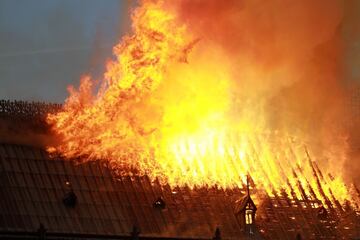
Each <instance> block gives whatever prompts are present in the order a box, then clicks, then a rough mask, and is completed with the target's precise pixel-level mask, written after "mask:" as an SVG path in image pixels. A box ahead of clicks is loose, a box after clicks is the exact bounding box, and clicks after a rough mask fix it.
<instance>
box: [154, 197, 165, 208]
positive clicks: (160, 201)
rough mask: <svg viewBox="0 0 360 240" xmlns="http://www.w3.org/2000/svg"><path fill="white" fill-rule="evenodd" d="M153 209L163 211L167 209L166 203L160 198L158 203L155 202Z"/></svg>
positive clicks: (157, 200)
mask: <svg viewBox="0 0 360 240" xmlns="http://www.w3.org/2000/svg"><path fill="white" fill-rule="evenodd" d="M153 207H154V208H157V209H161V210H162V209H165V207H166V203H165V201H164V200H163V199H162V197H159V198H158V199H156V201H155V202H154V204H153Z"/></svg>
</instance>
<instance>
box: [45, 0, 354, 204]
mask: <svg viewBox="0 0 360 240" xmlns="http://www.w3.org/2000/svg"><path fill="white" fill-rule="evenodd" d="M175 2H176V1H175ZM167 4H169V3H167ZM167 4H166V3H165V2H161V1H143V2H142V3H141V6H140V7H138V8H137V9H135V11H134V12H133V15H132V21H133V23H132V24H133V25H132V30H133V33H132V35H129V36H125V37H124V38H123V39H122V40H121V42H120V43H119V44H118V45H116V46H115V47H114V50H113V53H114V56H115V58H114V59H113V60H111V61H109V62H108V64H107V70H106V72H105V74H104V77H103V79H102V80H100V81H98V80H96V81H95V80H93V79H91V77H88V76H86V77H83V78H82V80H81V84H80V87H79V90H75V89H74V88H70V96H69V98H68V99H67V100H66V103H65V105H64V109H63V111H62V112H59V113H57V114H54V115H49V116H48V122H49V123H50V124H51V125H52V126H53V130H54V132H55V133H56V135H57V136H59V139H60V141H59V143H58V145H55V146H49V148H48V149H49V151H57V152H59V153H61V154H62V155H64V156H65V157H67V158H70V159H74V158H77V159H79V158H80V159H82V160H83V161H88V160H95V159H102V160H103V161H108V162H109V163H110V164H111V165H112V166H113V167H114V168H117V169H119V172H120V173H121V174H129V172H131V171H134V170H135V171H137V172H138V174H147V175H149V176H150V178H151V179H153V180H154V179H159V180H160V182H162V183H168V184H169V185H170V186H172V187H175V186H185V185H187V186H190V187H204V186H210V187H213V186H218V187H222V188H233V187H242V186H243V184H244V183H245V181H246V176H247V175H248V174H249V175H251V178H252V180H253V181H254V183H255V184H256V186H257V188H259V189H264V190H265V191H266V192H267V193H268V194H269V195H274V194H281V193H283V192H285V193H287V194H288V195H289V196H290V197H294V198H295V197H296V198H298V199H303V198H310V199H312V198H317V199H320V200H322V201H323V202H324V203H325V202H330V204H335V202H336V201H339V202H340V203H341V204H344V203H345V201H346V200H349V201H351V202H352V201H353V199H352V197H351V194H350V190H349V189H350V188H348V187H346V185H345V184H344V181H343V178H342V174H341V171H338V172H337V173H336V175H335V174H332V175H329V174H328V172H330V171H332V170H334V169H335V168H338V169H341V163H342V162H343V160H344V158H346V154H345V150H346V145H345V144H344V141H343V140H342V139H339V137H338V136H336V137H334V138H333V139H332V140H331V141H332V142H331V144H329V143H328V142H326V143H325V144H326V148H325V150H324V149H323V148H322V147H324V141H323V139H322V138H323V137H324V136H323V135H321V134H317V133H313V132H310V130H309V128H304V127H303V125H304V124H305V123H304V122H302V121H301V120H299V121H297V122H294V121H293V116H291V114H292V113H291V111H290V112H289V111H287V110H286V111H285V110H284V109H287V108H280V107H279V106H278V105H277V104H273V102H272V101H273V99H274V96H276V95H277V94H279V93H280V92H281V91H282V89H284V88H286V87H287V86H289V85H291V84H292V83H294V82H296V81H300V80H298V79H297V77H298V75H299V73H300V68H301V67H302V65H301V62H302V56H299V55H296V53H295V55H296V56H295V57H290V58H289V59H288V60H289V61H281V63H278V64H266V65H264V61H256V59H257V57H259V58H260V59H261V58H262V55H261V53H260V54H259V55H257V54H254V53H251V52H250V51H241V50H238V49H235V50H233V52H232V51H228V50H227V49H225V48H224V45H223V43H220V41H216V40H213V39H210V38H208V37H207V35H206V34H201V33H202V30H204V29H203V28H202V27H201V25H199V26H197V28H196V27H193V26H191V24H189V23H188V21H185V20H184V19H186V18H185V17H184V16H179V15H180V14H179V13H178V12H179V9H178V8H177V7H176V6H171V5H167ZM244 17H245V18H246V16H244ZM255 27H256V26H255ZM248 31H251V29H250V30H248ZM239 44H240V45H241V44H242V45H246V44H247V46H248V47H251V46H252V44H253V43H251V42H248V43H244V42H239ZM280 45H281V44H280ZM284 46H288V45H286V44H284ZM255 47H256V46H255ZM263 48H264V47H263ZM280 48H281V46H280ZM239 49H241V48H239ZM243 49H246V46H245V47H243ZM265 50H266V49H265ZM283 50H286V49H283ZM267 54H269V53H268V52H267ZM288 54H291V53H288ZM285 60H286V59H285ZM274 61H275V60H274ZM298 64H299V66H298ZM288 79H290V80H288ZM95 82H96V83H98V84H95ZM99 82H100V84H99ZM94 92H96V93H95V94H94ZM292 96H294V95H292ZM299 101H302V100H300V99H299ZM277 107H279V108H277ZM296 110H297V109H294V110H293V111H295V112H296ZM294 116H297V115H296V113H295V114H294ZM300 116H301V114H300ZM320 135H321V136H320ZM295 136H296V138H295ZM309 139H312V140H311V141H309ZM326 141H328V138H326ZM313 143H317V144H313ZM322 159H326V160H324V161H320V160H322ZM335 161H336V162H337V164H338V165H337V166H338V167H336V166H334V164H333V163H334V162H335ZM319 167H321V169H322V171H321V170H320V169H319Z"/></svg>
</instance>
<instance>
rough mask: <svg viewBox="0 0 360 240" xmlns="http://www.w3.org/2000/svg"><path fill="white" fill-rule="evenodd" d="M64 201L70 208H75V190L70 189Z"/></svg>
mask: <svg viewBox="0 0 360 240" xmlns="http://www.w3.org/2000/svg"><path fill="white" fill-rule="evenodd" d="M63 203H64V205H65V206H66V207H68V208H74V207H75V206H76V203H77V196H76V194H75V193H74V191H73V190H70V191H69V192H68V193H67V194H65V196H64V198H63Z"/></svg>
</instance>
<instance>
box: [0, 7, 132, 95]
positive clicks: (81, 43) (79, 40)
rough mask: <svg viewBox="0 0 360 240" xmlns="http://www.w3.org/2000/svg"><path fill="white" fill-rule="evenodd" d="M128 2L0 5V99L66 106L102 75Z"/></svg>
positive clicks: (125, 13)
mask: <svg viewBox="0 0 360 240" xmlns="http://www.w3.org/2000/svg"><path fill="white" fill-rule="evenodd" d="M127 6H128V1H125V0H106V1H99V0H32V1H25V0H0V83H1V84H0V99H23V100H40V101H42V100H45V101H52V102H62V101H63V100H64V99H65V98H66V96H67V91H66V87H67V86H68V85H69V84H74V85H77V84H78V82H79V78H80V76H81V75H82V74H84V73H90V74H94V75H96V74H98V75H99V73H101V72H102V71H103V67H104V65H105V64H104V63H105V61H106V59H107V58H109V57H111V48H112V46H113V45H114V44H115V43H116V42H117V41H119V39H120V36H121V34H122V32H123V30H122V29H123V26H124V23H125V22H127V21H128V20H127V18H128V10H126V9H127Z"/></svg>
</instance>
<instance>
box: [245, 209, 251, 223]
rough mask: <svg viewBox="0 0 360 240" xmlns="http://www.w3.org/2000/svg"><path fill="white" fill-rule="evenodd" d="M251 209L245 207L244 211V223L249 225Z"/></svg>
mask: <svg viewBox="0 0 360 240" xmlns="http://www.w3.org/2000/svg"><path fill="white" fill-rule="evenodd" d="M252 216H253V210H251V209H247V210H246V211H245V223H246V225H250V224H253V218H252Z"/></svg>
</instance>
